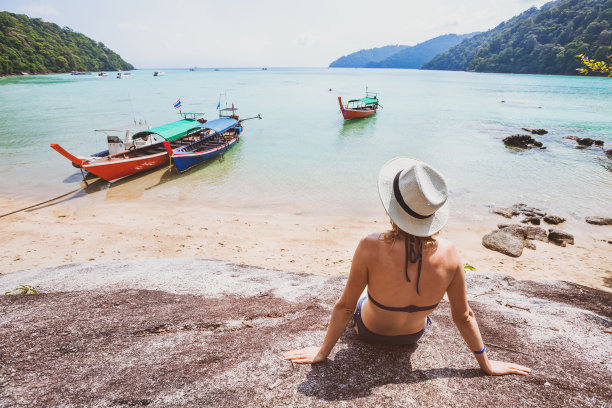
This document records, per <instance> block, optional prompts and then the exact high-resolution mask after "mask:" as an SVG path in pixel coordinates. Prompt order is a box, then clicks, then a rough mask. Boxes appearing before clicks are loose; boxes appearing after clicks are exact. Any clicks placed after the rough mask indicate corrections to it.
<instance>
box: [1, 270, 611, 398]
mask: <svg viewBox="0 0 612 408" xmlns="http://www.w3.org/2000/svg"><path fill="white" fill-rule="evenodd" d="M345 279H346V278H345V277H332V278H330V277H324V276H313V275H307V274H295V273H283V272H279V271H272V270H266V269H260V268H253V267H247V266H244V265H235V264H231V263H226V262H214V261H206V260H201V259H171V260H155V261H134V262H109V263H103V262H91V263H82V264H69V265H63V266H59V267H56V268H43V269H36V270H29V271H21V272H15V273H12V274H9V275H2V276H0V293H4V292H5V291H7V290H12V289H14V288H15V287H16V286H18V285H19V284H28V285H32V286H33V287H35V288H36V289H38V291H39V292H38V294H36V295H19V296H15V295H11V296H0V316H1V318H0V333H1V335H0V361H1V362H2V364H0V406H2V407H14V406H54V407H55V406H58V407H59V406H62V407H64V406H65V407H79V406H95V407H133V406H147V407H169V406H171V407H194V406H215V407H251V406H257V407H260V406H261V407H285V406H292V407H348V406H350V407H375V406H385V407H419V408H422V407H440V406H453V407H474V406H496V407H512V408H514V407H516V406H536V407H559V406H572V407H593V406H597V407H599V406H609V405H610V404H612V390H611V388H610V387H609V384H610V379H611V378H612V355H611V350H612V334H610V331H611V330H612V321H611V319H612V295H611V294H610V293H608V292H603V291H599V290H595V289H591V288H587V287H584V286H580V285H575V284H571V283H567V282H559V281H550V282H531V281H517V280H515V279H512V278H510V277H507V276H502V275H479V274H474V273H472V272H470V273H468V275H467V281H468V298H469V300H470V305H471V306H472V308H473V310H474V312H475V314H476V317H477V319H478V322H479V325H480V329H481V331H482V334H483V338H484V341H485V344H486V345H487V350H488V351H487V352H488V354H489V357H490V358H493V359H501V360H508V361H515V362H517V363H521V364H524V365H527V366H531V367H532V368H533V372H532V374H531V375H529V376H527V377H522V376H520V377H519V376H504V377H487V376H484V375H483V374H482V373H481V372H480V371H479V370H478V369H477V365H476V362H475V360H474V357H473V356H472V354H471V353H470V351H469V350H468V349H467V347H466V345H465V343H464V342H463V340H462V338H461V337H460V335H459V334H458V332H457V330H456V328H455V327H454V325H453V323H452V319H451V317H450V311H449V307H448V303H447V302H445V301H442V302H441V303H440V305H439V306H438V308H437V309H436V310H435V311H434V312H433V314H432V320H433V322H434V323H433V326H432V327H430V328H429V329H428V330H427V332H426V333H425V335H424V336H423V338H422V339H421V341H420V342H419V344H418V345H417V346H416V347H414V346H413V347H406V346H399V347H398V346H376V345H369V344H364V343H361V342H360V341H358V340H356V339H355V337H354V336H353V335H352V332H351V331H350V329H348V328H347V330H346V331H345V333H344V334H343V335H342V337H341V338H340V341H339V342H338V344H337V345H336V347H335V349H334V352H333V353H332V355H331V356H330V359H329V360H327V361H326V362H324V363H321V364H318V365H314V366H309V365H297V364H291V363H288V362H286V361H284V360H283V359H282V358H281V355H282V353H283V352H284V351H286V350H288V349H291V348H297V347H302V346H309V345H317V344H320V343H321V341H322V339H323V336H324V335H325V330H326V324H327V322H328V321H329V315H330V312H331V309H332V307H333V305H334V302H335V301H336V300H337V298H338V296H339V294H340V293H341V291H342V288H343V287H344V284H345Z"/></svg>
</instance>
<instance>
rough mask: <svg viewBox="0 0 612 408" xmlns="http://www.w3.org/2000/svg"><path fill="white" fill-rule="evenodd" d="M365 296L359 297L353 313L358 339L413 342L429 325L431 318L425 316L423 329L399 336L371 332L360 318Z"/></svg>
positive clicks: (387, 342) (379, 342)
mask: <svg viewBox="0 0 612 408" xmlns="http://www.w3.org/2000/svg"><path fill="white" fill-rule="evenodd" d="M366 298H367V296H364V297H362V298H361V299H359V302H358V303H357V309H355V313H353V326H357V330H358V332H357V333H356V334H357V337H358V338H359V339H360V340H363V341H366V342H368V343H378V344H415V343H416V342H417V341H419V339H420V338H421V336H423V334H424V333H425V329H427V327H428V326H431V319H430V318H429V316H427V322H426V323H425V327H423V330H421V331H419V332H416V333H412V334H400V335H399V336H383V335H382V334H376V333H372V332H371V331H370V330H369V329H368V328H367V327H366V326H365V324H363V320H361V305H362V304H363V301H364V300H366Z"/></svg>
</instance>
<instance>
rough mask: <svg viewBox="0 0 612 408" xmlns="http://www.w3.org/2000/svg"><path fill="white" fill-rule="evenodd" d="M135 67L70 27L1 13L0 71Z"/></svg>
mask: <svg viewBox="0 0 612 408" xmlns="http://www.w3.org/2000/svg"><path fill="white" fill-rule="evenodd" d="M129 69H134V67H133V66H132V65H131V64H128V63H127V62H125V61H124V60H123V59H121V57H120V56H119V55H117V54H116V53H114V52H113V51H111V50H110V49H108V48H107V47H106V46H105V45H104V44H102V43H100V42H96V41H94V40H92V39H90V38H88V37H86V36H84V35H83V34H80V33H75V32H73V31H72V30H71V29H70V28H68V27H64V28H60V27H59V26H58V25H57V24H53V23H48V22H45V21H42V20H41V19H39V18H29V17H28V16H26V15H23V14H13V13H9V12H6V11H2V12H0V74H1V75H7V74H19V73H22V72H27V73H47V72H69V71H112V70H129Z"/></svg>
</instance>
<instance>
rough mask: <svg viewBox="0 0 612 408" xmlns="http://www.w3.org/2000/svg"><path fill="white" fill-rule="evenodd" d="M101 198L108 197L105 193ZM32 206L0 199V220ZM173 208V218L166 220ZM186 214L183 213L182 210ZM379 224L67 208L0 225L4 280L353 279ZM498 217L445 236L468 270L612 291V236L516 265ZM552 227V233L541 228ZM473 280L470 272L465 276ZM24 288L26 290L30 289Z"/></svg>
mask: <svg viewBox="0 0 612 408" xmlns="http://www.w3.org/2000/svg"><path fill="white" fill-rule="evenodd" d="M98 194H103V192H99V193H98ZM31 204H32V203H28V202H23V201H21V202H19V201H15V200H6V199H0V214H4V213H7V212H10V211H11V210H14V209H17V208H22V207H26V206H28V205H31ZM169 209H170V211H169ZM179 209H180V210H179ZM383 214H384V211H383V210H381V215H380V216H379V217H357V218H355V217H330V216H313V215H294V214H286V213H281V214H279V213H272V212H271V211H253V210H248V211H246V210H243V211H242V212H241V211H240V210H236V209H228V208H213V207H210V206H203V205H201V204H198V203H194V202H192V201H189V200H180V201H179V202H174V203H171V204H168V203H164V202H163V201H160V202H157V203H156V202H151V200H146V199H145V198H143V197H138V198H130V197H127V196H126V197H122V198H121V199H113V200H108V199H107V200H97V201H96V200H88V198H87V197H81V198H76V199H72V200H65V201H63V202H59V203H56V204H53V205H49V206H46V207H42V208H40V209H36V210H34V211H28V212H20V213H17V214H13V215H10V216H7V217H3V218H0V237H1V240H2V249H3V250H2V251H1V252H0V273H11V272H16V271H19V270H24V269H31V268H38V267H48V266H57V265H61V264H67V263H72V262H87V261H113V260H134V259H156V258H157V259H161V258H203V259H213V260H224V261H230V262H235V263H241V264H248V265H253V266H259V267H263V268H269V269H277V270H282V271H291V272H307V273H314V274H318V275H347V274H348V272H349V269H350V265H351V258H352V255H353V251H354V249H355V247H356V245H357V243H358V241H359V239H360V238H361V237H363V236H364V235H366V234H368V233H370V232H375V231H384V230H385V229H387V227H388V221H387V219H386V218H385V217H384V215H383ZM502 222H507V220H505V219H503V218H502V217H497V216H490V217H485V218H484V220H479V221H477V222H476V221H469V220H457V219H455V220H453V221H451V222H449V224H448V225H447V226H446V227H445V229H444V230H443V231H442V232H441V235H440V236H441V237H444V238H448V239H450V240H452V241H453V242H454V243H455V245H456V246H457V248H458V249H459V252H460V254H461V256H462V259H463V262H464V263H468V264H470V265H472V266H474V267H475V268H476V270H477V272H481V273H487V272H494V273H503V274H508V275H511V276H513V277H515V278H517V279H530V280H532V279H533V280H539V279H559V280H567V281H571V282H576V283H579V284H582V285H587V286H591V287H594V288H598V289H603V290H607V291H612V268H611V267H610V264H611V263H610V260H611V254H612V245H611V244H609V243H607V242H606V241H607V240H611V239H612V228H611V227H606V226H603V227H598V228H592V229H590V230H589V229H586V230H582V231H581V230H575V229H572V225H571V224H570V225H565V226H562V228H563V229H565V230H566V231H568V232H570V233H572V234H574V236H575V242H576V244H575V245H569V246H567V247H565V248H562V247H559V246H556V245H553V244H549V243H544V242H540V241H534V243H535V244H536V246H537V249H536V250H530V249H525V250H524V251H523V255H522V256H521V257H519V258H511V257H508V256H505V255H502V254H500V253H497V252H494V251H490V250H488V249H486V248H484V247H483V246H482V244H481V239H482V236H483V235H485V234H486V233H488V232H489V231H491V230H493V229H496V224H497V223H502ZM544 227H546V226H544ZM468 273H469V272H468ZM24 284H27V282H24Z"/></svg>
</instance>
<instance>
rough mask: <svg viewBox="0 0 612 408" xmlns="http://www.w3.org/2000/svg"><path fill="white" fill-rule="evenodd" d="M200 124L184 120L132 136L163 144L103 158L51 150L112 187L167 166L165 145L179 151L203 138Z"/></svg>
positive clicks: (55, 147) (154, 144)
mask: <svg viewBox="0 0 612 408" xmlns="http://www.w3.org/2000/svg"><path fill="white" fill-rule="evenodd" d="M199 124H200V122H198V121H197V120H195V119H183V120H179V121H177V122H172V123H168V124H166V125H162V126H158V127H155V128H152V129H147V130H144V131H141V132H138V133H136V134H135V135H134V136H133V139H134V140H136V139H140V138H151V137H156V136H159V137H161V140H160V141H158V142H155V143H152V144H146V145H144V146H142V147H138V148H133V149H129V150H124V151H121V152H118V153H115V154H108V155H106V156H102V157H92V156H90V157H88V158H85V159H84V158H79V157H76V156H74V155H72V154H70V153H68V152H67V151H66V150H65V149H64V148H62V147H61V146H60V145H58V144H56V143H52V144H51V148H52V149H54V150H55V151H57V152H58V153H59V154H61V155H62V156H64V157H65V158H67V159H68V160H70V161H71V162H72V163H73V164H74V165H75V166H76V167H78V168H81V169H83V170H86V171H88V172H89V173H92V174H95V175H96V176H98V177H100V178H102V179H104V180H106V181H108V182H111V183H112V182H114V181H117V180H120V179H122V178H124V177H127V176H131V175H132V174H136V173H140V172H143V171H146V170H150V169H154V168H156V167H159V166H163V165H164V164H167V163H168V162H169V161H170V157H169V156H168V152H167V150H166V148H165V147H164V144H163V143H164V142H165V141H167V142H169V143H170V145H171V146H172V148H173V149H178V148H179V147H181V146H183V145H186V144H190V143H192V142H194V141H195V140H197V139H199V138H200V137H201V135H200V134H199V133H201V129H199V128H198V127H197V126H198V125H199ZM134 147H135V145H134Z"/></svg>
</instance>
